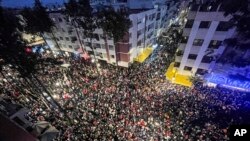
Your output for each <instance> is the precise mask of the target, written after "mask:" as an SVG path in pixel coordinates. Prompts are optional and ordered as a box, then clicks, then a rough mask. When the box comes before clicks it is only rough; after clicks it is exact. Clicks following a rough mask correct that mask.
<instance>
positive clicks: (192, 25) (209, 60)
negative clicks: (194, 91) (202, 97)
mask: <svg viewBox="0 0 250 141" xmlns="http://www.w3.org/2000/svg"><path fill="white" fill-rule="evenodd" d="M230 19H231V17H230V16H227V17H225V16H224V11H223V9H222V8H221V4H220V3H212V2H211V3H204V4H203V3H199V4H197V3H190V4H189V7H188V14H187V18H186V25H185V27H184V29H183V34H182V40H181V42H180V43H179V47H178V49H177V52H176V55H175V62H174V66H173V69H175V72H174V73H175V75H173V76H172V78H168V79H171V80H173V81H174V80H175V77H174V76H176V75H177V76H178V75H182V76H186V78H185V79H188V77H190V76H195V75H199V76H202V75H204V74H206V73H208V72H211V70H212V69H213V67H214V65H215V62H216V60H217V59H218V58H219V57H220V55H221V54H222V53H223V52H224V50H225V46H223V41H224V40H225V39H227V38H230V37H232V36H233V35H234V34H235V28H230V26H229V20H230Z"/></svg>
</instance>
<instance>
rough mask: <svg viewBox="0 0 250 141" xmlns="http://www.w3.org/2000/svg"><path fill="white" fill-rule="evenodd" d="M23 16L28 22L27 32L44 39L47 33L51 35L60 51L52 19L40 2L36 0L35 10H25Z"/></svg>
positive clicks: (22, 12)
mask: <svg viewBox="0 0 250 141" xmlns="http://www.w3.org/2000/svg"><path fill="white" fill-rule="evenodd" d="M21 15H22V16H23V17H24V19H25V21H26V26H25V32H27V33H29V34H33V35H39V36H41V37H43V39H44V41H45V42H46V39H45V38H44V34H45V33H51V34H52V37H53V38H52V39H53V41H54V42H55V43H56V46H57V47H58V48H59V49H60V46H59V44H58V42H57V40H56V38H55V35H54V33H53V28H54V23H53V21H52V20H51V19H50V17H49V15H48V13H47V12H46V9H45V7H43V6H42V4H41V2H40V0H35V3H34V6H33V8H32V9H31V8H24V9H23V10H22V11H21ZM46 44H47V45H48V43H46Z"/></svg>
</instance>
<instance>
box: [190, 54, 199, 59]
mask: <svg viewBox="0 0 250 141" xmlns="http://www.w3.org/2000/svg"><path fill="white" fill-rule="evenodd" d="M196 58H197V54H189V55H188V59H193V60H195V59H196Z"/></svg>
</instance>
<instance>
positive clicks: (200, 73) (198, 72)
mask: <svg viewBox="0 0 250 141" xmlns="http://www.w3.org/2000/svg"><path fill="white" fill-rule="evenodd" d="M206 73H207V70H204V69H200V68H199V69H197V71H196V74H199V75H204V74H206Z"/></svg>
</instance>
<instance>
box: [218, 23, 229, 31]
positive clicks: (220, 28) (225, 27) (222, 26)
mask: <svg viewBox="0 0 250 141" xmlns="http://www.w3.org/2000/svg"><path fill="white" fill-rule="evenodd" d="M229 28H230V25H229V23H228V22H220V23H219V25H218V26H217V29H216V31H227V30H228V29H229Z"/></svg>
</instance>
